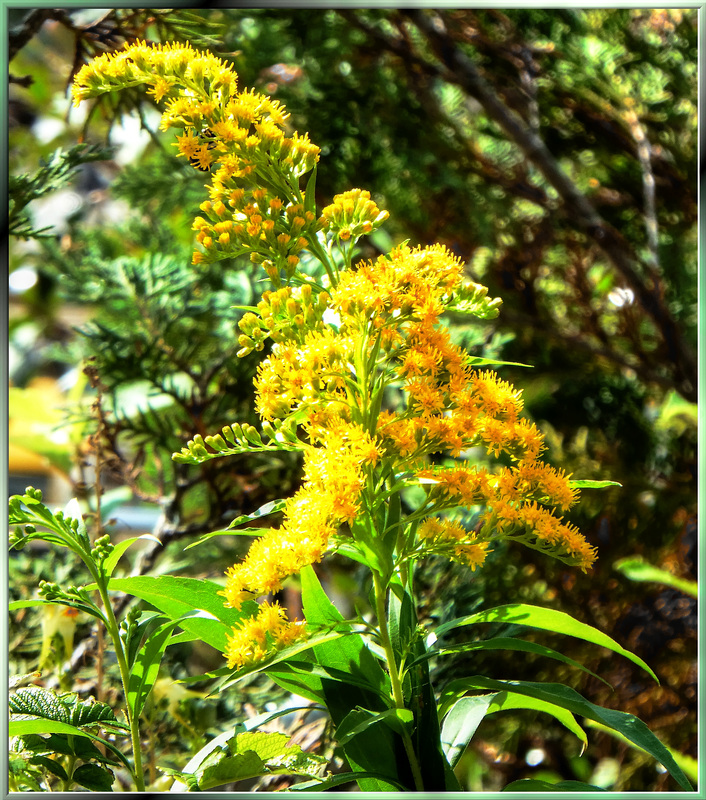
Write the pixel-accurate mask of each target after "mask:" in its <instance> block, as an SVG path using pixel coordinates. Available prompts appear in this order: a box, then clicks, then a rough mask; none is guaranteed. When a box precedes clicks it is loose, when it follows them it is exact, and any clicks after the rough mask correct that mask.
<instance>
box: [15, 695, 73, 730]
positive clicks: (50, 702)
mask: <svg viewBox="0 0 706 800" xmlns="http://www.w3.org/2000/svg"><path fill="white" fill-rule="evenodd" d="M8 706H9V709H10V713H11V714H24V715H30V716H33V717H41V718H42V719H50V720H53V721H55V722H66V723H69V724H70V723H71V712H70V710H69V709H68V708H67V706H66V704H65V703H62V702H61V700H60V699H59V697H58V696H57V695H56V694H55V693H54V692H52V691H50V690H49V689H44V688H42V687H41V686H27V687H25V688H24V689H18V690H17V691H16V692H15V693H14V694H12V695H11V696H10V698H9V700H8Z"/></svg>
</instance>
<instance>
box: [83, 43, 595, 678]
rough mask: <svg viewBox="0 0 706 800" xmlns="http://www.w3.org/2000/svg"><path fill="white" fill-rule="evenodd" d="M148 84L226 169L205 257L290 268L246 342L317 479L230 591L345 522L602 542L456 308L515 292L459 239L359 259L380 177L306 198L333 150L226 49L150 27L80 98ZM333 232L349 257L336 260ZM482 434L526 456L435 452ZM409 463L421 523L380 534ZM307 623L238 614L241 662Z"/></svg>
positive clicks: (473, 538)
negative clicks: (170, 37)
mask: <svg viewBox="0 0 706 800" xmlns="http://www.w3.org/2000/svg"><path fill="white" fill-rule="evenodd" d="M137 85H146V86H147V87H148V92H149V93H150V94H151V95H152V96H153V97H154V98H155V100H156V101H157V102H160V101H165V111H164V114H163V117H162V123H161V127H162V128H163V129H164V130H167V129H168V128H172V127H175V128H178V129H180V131H181V133H180V135H179V136H178V137H177V141H176V144H175V146H176V148H177V149H178V152H179V155H180V156H182V157H184V158H186V159H188V161H189V163H190V164H191V165H192V166H194V167H195V168H196V169H199V170H201V171H204V172H209V173H210V176H211V183H210V185H209V186H208V192H209V199H208V200H206V201H205V202H204V203H202V205H201V211H202V214H203V216H198V217H197V218H196V219H195V220H194V223H193V230H194V231H195V232H196V240H197V242H198V244H199V245H200V246H201V248H202V249H201V250H199V251H197V252H196V253H194V263H199V262H212V261H217V260H220V259H223V258H227V257H233V256H237V255H243V254H245V255H248V256H249V257H250V259H251V261H253V262H254V263H258V264H262V266H263V267H264V269H265V270H266V272H267V274H268V275H269V277H270V279H271V281H272V283H273V284H274V287H275V290H274V291H270V292H265V293H264V294H263V297H262V300H261V301H260V302H259V303H258V305H257V307H256V309H253V310H251V311H250V312H249V313H247V314H245V315H244V316H243V318H242V320H241V321H240V323H239V325H240V329H241V335H240V336H239V344H240V346H241V349H240V351H239V354H240V355H245V354H247V353H250V352H252V351H253V350H262V349H263V348H264V345H265V342H266V340H267V339H270V340H271V342H272V348H271V353H270V355H269V356H268V357H267V358H266V359H265V360H264V361H263V362H262V363H261V364H260V366H259V368H258V372H257V376H256V379H255V392H256V409H257V412H258V413H259V415H260V416H261V418H262V419H263V421H264V422H266V423H275V422H277V423H278V422H283V421H286V422H287V426H288V430H292V431H294V430H295V429H297V430H298V431H299V432H300V433H299V435H300V436H301V437H302V438H301V439H300V440H299V441H300V442H301V444H302V447H303V450H304V475H303V482H302V486H301V488H300V490H299V491H298V492H297V493H296V494H295V495H294V496H293V497H291V498H290V499H289V500H288V501H287V503H286V505H285V508H284V518H283V522H282V524H281V526H280V527H279V528H270V529H267V530H264V531H263V533H262V535H261V536H259V537H258V538H257V539H255V541H254V542H253V544H252V546H251V548H250V550H249V552H248V554H247V555H246V557H245V558H244V559H243V560H242V561H241V562H240V563H238V564H236V565H234V566H233V567H231V568H230V569H229V570H228V573H227V578H226V584H225V587H224V591H223V594H224V596H225V598H226V603H227V604H228V605H230V606H232V607H234V608H240V607H241V605H242V603H243V601H244V600H245V599H247V598H251V597H254V596H262V595H265V594H268V593H272V592H275V591H277V590H278V589H279V588H280V587H281V585H282V582H283V581H284V580H285V579H286V578H287V577H288V576H290V575H294V574H296V573H297V572H299V571H300V570H301V569H302V568H303V567H304V566H305V565H309V564H314V563H316V562H318V561H320V560H321V559H322V558H323V557H324V555H325V554H326V552H327V551H328V550H329V549H331V548H333V547H336V546H338V544H339V543H340V542H341V540H342V538H344V537H348V539H347V540H348V542H349V543H350V544H352V545H353V546H354V547H355V546H356V545H357V544H358V545H360V544H361V543H360V542H357V540H356V536H363V535H365V536H368V535H371V536H373V538H372V540H371V541H372V544H371V543H370V542H367V541H366V548H367V550H366V552H370V547H372V549H373V550H374V549H375V547H376V544H375V541H376V540H375V536H377V537H378V539H379V540H380V546H383V545H382V541H383V539H384V540H385V542H390V541H391V540H394V541H395V542H396V544H395V545H394V546H395V548H396V551H395V553H394V554H392V553H387V554H385V559H384V560H387V561H388V562H389V560H390V558H392V561H394V560H395V559H397V560H398V563H400V562H402V561H404V560H405V559H408V558H416V557H419V556H420V555H424V554H428V553H438V554H441V555H444V556H446V557H448V558H452V559H455V560H458V561H460V562H461V563H464V564H466V565H468V566H470V567H471V569H475V568H476V567H478V566H480V565H481V564H482V563H483V562H484V560H485V558H486V555H487V553H488V548H489V546H490V544H491V543H492V542H493V541H494V540H498V539H513V540H516V541H519V542H522V543H523V544H525V545H527V546H529V547H532V548H535V549H539V550H541V551H543V552H546V553H548V554H550V555H552V556H554V557H556V558H559V559H561V560H563V561H565V562H567V563H570V564H576V565H578V566H579V567H580V568H581V569H583V570H586V569H587V568H588V567H589V566H590V565H591V563H592V562H593V560H594V559H595V552H594V548H592V547H591V546H590V545H589V544H588V543H587V542H586V540H585V539H584V537H583V536H582V535H581V534H580V533H579V532H578V530H577V529H576V528H575V527H574V526H572V525H570V524H567V523H565V522H563V519H562V517H561V516H559V514H561V513H564V512H566V511H567V510H568V509H569V508H570V507H571V506H572V505H573V504H574V502H575V501H576V497H577V492H576V491H575V490H574V489H573V488H572V487H571V484H570V482H569V480H568V477H567V476H566V475H564V473H563V472H560V471H557V470H555V469H553V468H552V467H550V466H549V465H547V464H545V463H544V462H542V461H541V460H540V455H541V452H542V450H543V448H544V444H543V440H542V436H541V434H540V432H539V430H538V429H537V427H536V426H535V425H534V424H532V423H531V422H529V421H528V420H527V419H523V418H522V416H521V412H522V399H521V396H520V392H518V391H517V390H516V389H515V388H514V387H513V386H512V385H510V384H509V383H508V382H506V381H504V380H502V379H501V378H500V377H499V376H498V375H497V374H496V373H495V372H493V371H492V370H486V369H480V368H478V367H477V366H475V365H474V360H473V359H472V358H471V357H470V356H469V355H468V354H467V353H466V352H465V351H464V350H463V349H462V348H461V347H459V346H458V345H456V344H455V343H454V342H453V341H452V339H451V335H450V333H449V330H448V328H447V327H446V326H445V325H444V324H443V322H442V315H443V314H444V313H445V312H447V311H450V310H455V311H458V312H466V313H471V314H474V315H475V316H477V317H479V318H482V319H483V318H490V317H492V316H495V315H496V314H497V305H498V303H499V302H500V301H499V300H491V299H490V298H487V297H486V295H487V289H485V287H482V286H479V285H477V284H474V283H472V282H470V281H468V280H467V279H466V278H465V277H464V271H463V265H462V263H461V260H460V259H459V258H457V257H455V256H453V255H452V254H451V253H450V252H449V251H448V250H447V249H446V248H445V247H443V246H442V245H432V246H428V247H416V248H412V247H409V246H408V245H406V244H404V245H401V246H399V247H397V248H395V249H393V250H392V252H391V253H389V254H387V255H385V256H381V257H380V258H378V259H376V260H374V261H369V262H365V263H360V264H357V265H356V266H355V267H353V266H351V257H352V253H353V250H352V247H351V244H352V243H354V242H355V241H357V239H358V238H359V237H360V236H361V235H364V234H369V233H371V232H372V231H374V230H375V229H376V228H377V227H378V226H379V225H380V224H382V222H383V221H384V220H385V219H386V218H387V216H388V214H387V212H386V211H381V210H380V209H379V208H378V206H377V205H376V204H375V203H374V202H373V200H372V199H371V197H370V193H369V192H367V191H364V190H361V189H352V190H350V191H347V192H344V193H342V194H339V195H336V196H335V197H334V200H333V203H332V204H331V205H329V206H327V207H325V208H324V209H323V211H322V213H321V216H320V217H319V218H318V219H317V218H316V213H315V204H314V202H313V192H312V196H309V197H307V196H306V194H305V192H303V191H302V190H301V189H300V187H299V179H300V178H301V176H302V175H304V174H305V173H306V172H308V171H310V170H311V169H313V167H314V166H315V164H316V162H317V160H318V158H319V148H318V147H316V146H315V145H314V144H312V143H311V142H310V141H309V139H308V136H307V135H306V134H305V135H303V136H302V135H299V134H298V133H293V134H292V135H291V136H287V135H286V134H285V129H284V125H285V122H286V120H287V117H288V115H287V113H286V111H285V109H284V108H283V107H282V106H281V105H280V104H279V103H278V102H277V101H274V100H272V99H271V98H269V97H267V96H264V95H261V94H258V93H256V92H254V91H240V92H239V91H237V76H236V75H235V73H234V72H233V70H232V69H231V67H229V66H228V65H226V64H225V63H224V62H223V61H221V60H220V59H218V58H216V57H214V56H213V55H211V54H209V53H200V52H198V51H196V50H194V49H193V48H191V47H190V46H189V45H180V44H169V45H146V44H144V43H140V42H138V43H137V44H133V45H129V46H126V48H125V49H124V50H123V51H121V52H117V53H112V54H106V55H104V56H100V57H98V58H96V59H95V60H94V61H93V62H92V63H91V64H90V65H87V66H85V67H83V68H82V69H81V70H80V71H79V73H78V75H77V76H76V79H75V83H74V89H73V92H74V99H75V102H76V103H77V104H78V103H79V102H80V101H81V100H84V99H86V98H88V97H95V96H98V95H100V94H102V93H104V92H110V91H115V90H119V89H122V88H126V87H130V86H137ZM322 232H323V234H324V235H322ZM334 243H337V244H338V248H339V252H340V254H341V257H342V260H343V263H344V265H345V267H346V268H345V269H339V266H338V264H337V262H335V260H334V259H333V255H332V254H333V250H332V245H333V244H334ZM325 248H328V250H325ZM304 249H308V250H310V251H311V252H312V253H313V254H314V255H315V256H316V257H317V258H319V260H320V261H321V263H322V264H323V266H324V268H325V269H326V272H327V275H328V279H329V283H328V284H326V285H325V286H324V285H323V284H322V283H317V282H315V281H314V280H312V279H309V278H307V277H306V276H305V275H303V274H302V273H301V272H299V271H298V266H299V264H300V257H301V253H302V251H303V250H304ZM283 275H284V278H285V281H286V284H287V285H285V286H284V287H282V286H281V278H282V276H283ZM293 284H298V285H293ZM324 289H325V290H324ZM394 397H398V398H401V399H399V400H398V401H397V402H394V400H391V398H394ZM477 447H481V448H483V449H484V450H485V451H486V452H487V454H488V455H491V454H492V455H494V456H495V457H499V456H501V455H504V456H505V458H509V460H510V463H511V464H512V466H509V467H502V468H498V469H496V470H494V471H492V470H489V469H485V468H476V467H469V466H466V465H463V464H460V465H457V466H454V467H436V468H429V467H428V466H427V457H428V456H429V455H431V454H448V455H450V456H453V457H458V456H460V455H462V454H463V453H465V452H467V451H469V450H470V449H471V448H477ZM400 476H405V477H404V479H403V480H414V481H417V482H418V483H419V484H420V485H422V486H424V487H425V489H426V502H425V504H424V507H423V508H424V510H423V511H419V512H418V514H417V515H413V520H414V523H415V524H416V528H415V524H413V525H411V527H409V528H407V531H408V534H404V535H402V530H401V528H399V526H398V525H397V523H391V525H394V527H395V528H398V532H399V533H400V535H398V536H394V537H389V536H385V535H384V534H386V533H387V531H377V532H376V533H375V535H373V534H371V533H370V525H368V526H367V527H366V526H363V525H359V524H358V521H359V519H360V518H361V516H362V515H369V516H370V519H371V520H372V515H373V512H374V509H377V508H379V506H380V504H381V503H384V502H385V498H386V497H387V495H386V494H385V493H386V492H388V491H396V490H397V489H399V486H398V487H397V489H395V488H394V484H395V482H396V481H397V480H399V479H400ZM381 493H382V494H381ZM452 508H472V509H477V510H478V525H477V529H476V530H475V531H474V532H471V531H467V530H465V529H464V527H463V526H462V525H461V524H460V523H458V522H455V521H450V520H449V519H443V518H441V517H439V516H437V515H438V514H440V513H443V512H445V511H448V510H449V509H452ZM422 516H423V517H424V519H421V517H422ZM369 521H370V520H369ZM363 529H365V531H366V533H365V534H363V533H362V531H363ZM415 530H416V533H415ZM410 537H411V541H410ZM385 546H388V545H385ZM305 635H306V632H305V628H304V625H303V624H302V623H298V622H289V621H288V620H287V619H286V614H285V612H284V610H283V609H281V608H280V607H279V606H278V605H276V604H273V605H270V604H268V603H263V604H261V606H260V609H259V612H258V614H257V616H256V617H254V618H253V619H250V620H247V621H244V622H243V623H241V624H240V625H239V626H238V627H236V628H235V629H234V631H233V634H232V636H231V637H230V639H229V643H228V653H227V657H228V663H229V666H231V667H243V666H246V665H249V664H252V663H254V662H256V661H257V660H259V659H261V658H263V657H265V656H266V655H268V654H269V653H271V652H272V651H273V650H276V649H278V648H280V647H282V646H286V644H288V643H291V642H292V641H294V640H296V639H298V638H301V637H303V636H305Z"/></svg>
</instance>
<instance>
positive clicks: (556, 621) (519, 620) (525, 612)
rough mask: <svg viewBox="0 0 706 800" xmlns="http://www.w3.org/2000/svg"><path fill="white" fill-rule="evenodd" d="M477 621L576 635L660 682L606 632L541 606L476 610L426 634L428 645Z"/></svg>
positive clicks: (644, 665)
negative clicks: (627, 661) (620, 657)
mask: <svg viewBox="0 0 706 800" xmlns="http://www.w3.org/2000/svg"><path fill="white" fill-rule="evenodd" d="M480 622H503V623H513V624H515V625H527V626H528V627H530V628H539V629H540V630H545V631H551V632H552V633H563V634H566V635H568V636H575V637H576V638H577V639H583V640H584V641H587V642H591V643H592V644H596V645H598V646H599V647H607V648H608V649H609V650H612V651H613V652H614V653H619V654H620V655H621V656H624V657H625V658H627V659H629V660H630V661H632V662H633V663H634V664H637V665H638V666H639V667H641V668H642V669H644V670H645V671H646V672H647V673H649V674H650V675H651V676H652V677H653V678H654V679H655V681H657V683H659V679H658V678H657V676H656V675H655V673H654V672H653V671H652V670H651V669H650V667H648V666H647V664H646V663H645V662H644V661H643V660H642V659H641V658H639V657H638V656H636V655H634V654H633V653H631V652H630V651H629V650H626V649H625V648H624V647H621V646H620V645H619V644H618V643H617V642H616V641H614V640H613V639H611V638H610V636H608V635H606V634H605V633H601V631H598V630H596V629H595V628H593V627H591V626H590V625H586V624H585V623H584V622H579V621H578V620H577V619H574V618H573V617H572V616H570V615H569V614H565V613H564V612H563V611H555V610H554V609H551V608H541V607H540V606H532V605H527V604H525V603H510V604H508V605H505V606H497V607H496V608H490V609H488V610H487V611H479V612H478V613H477V614H471V615H470V616H467V617H460V618H459V619H455V620H451V621H449V622H446V623H444V624H443V625H440V626H439V627H438V628H437V629H436V631H434V632H433V633H431V634H429V636H428V637H427V643H428V644H433V642H435V641H436V639H437V638H440V637H441V636H443V635H444V634H445V633H448V632H449V631H451V630H454V629H455V628H459V627H463V626H464V625H475V624H477V623H480Z"/></svg>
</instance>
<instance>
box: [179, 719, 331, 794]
mask: <svg viewBox="0 0 706 800" xmlns="http://www.w3.org/2000/svg"><path fill="white" fill-rule="evenodd" d="M325 765H326V759H325V758H323V757H322V756H317V755H313V754H311V753H305V752H304V751H303V750H302V749H301V747H299V745H293V744H290V742H289V736H288V735H287V734H284V733H264V732H262V731H257V732H244V733H237V734H235V736H232V737H231V738H230V739H229V740H228V742H227V745H226V746H225V747H217V748H215V749H214V750H213V751H212V752H210V753H209V754H208V755H207V756H206V758H205V759H204V761H203V762H202V764H201V766H200V767H199V768H198V769H197V770H196V772H195V774H196V775H197V776H198V787H199V789H200V790H201V791H207V790H208V789H212V788H214V787H215V786H222V785H223V784H225V783H232V782H234V781H240V780H244V779H247V778H255V777H258V776H260V775H306V776H308V777H312V776H315V775H316V774H317V773H319V772H320V771H321V770H322V768H323V767H324V766H325Z"/></svg>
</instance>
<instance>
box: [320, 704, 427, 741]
mask: <svg viewBox="0 0 706 800" xmlns="http://www.w3.org/2000/svg"><path fill="white" fill-rule="evenodd" d="M413 721H414V714H412V712H411V711H410V710H409V709H407V708H388V709H387V711H381V712H378V713H375V712H373V711H368V709H367V708H358V709H355V710H354V711H351V713H350V714H348V715H347V716H346V717H345V718H344V719H343V721H342V722H341V724H340V725H339V726H338V727H337V728H336V741H337V742H338V743H339V744H340V745H341V746H342V747H343V746H345V745H346V744H347V743H348V742H349V741H350V740H351V739H353V738H354V737H355V736H358V734H360V733H363V731H366V730H368V729H369V728H370V727H371V725H376V724H377V723H378V722H384V723H385V724H386V725H387V726H388V727H390V728H392V730H394V731H396V732H397V733H401V732H402V730H403V729H404V728H407V729H409V727H410V725H411V724H412V722H413Z"/></svg>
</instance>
